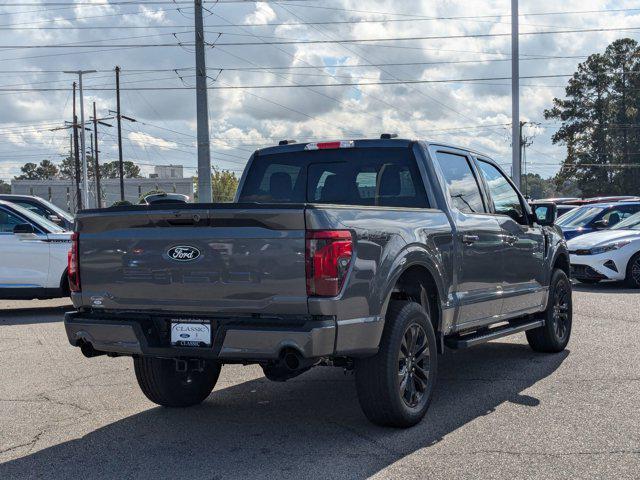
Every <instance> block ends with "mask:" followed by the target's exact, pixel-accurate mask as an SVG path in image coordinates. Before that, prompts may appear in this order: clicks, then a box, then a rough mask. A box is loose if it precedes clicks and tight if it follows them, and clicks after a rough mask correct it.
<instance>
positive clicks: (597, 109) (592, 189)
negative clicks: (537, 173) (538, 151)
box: [544, 38, 640, 196]
mask: <svg viewBox="0 0 640 480" xmlns="http://www.w3.org/2000/svg"><path fill="white" fill-rule="evenodd" d="M639 104H640V46H639V45H638V43H637V42H636V41H635V40H632V39H629V38H624V39H620V40H616V41H615V42H613V43H612V44H610V45H609V46H608V47H607V48H606V49H605V51H604V53H602V54H600V53H595V54H593V55H590V56H589V57H588V58H587V60H586V61H585V62H583V63H581V64H579V65H578V70H577V71H576V72H575V73H574V74H573V76H572V78H571V79H570V80H569V82H568V85H567V87H566V88H565V98H564V99H560V98H554V99H553V107H552V108H550V109H547V110H545V112H544V115H545V118H547V119H555V120H560V121H561V122H562V124H561V127H560V128H559V129H558V131H557V132H556V133H555V134H554V135H553V137H552V140H553V143H554V144H561V145H566V147H567V156H566V158H565V160H564V162H563V164H562V169H561V170H560V173H559V174H558V175H557V176H556V186H557V187H560V186H562V185H566V184H567V182H569V183H571V182H575V184H576V186H577V187H578V188H579V190H580V191H581V192H582V193H583V194H584V195H585V196H595V195H602V194H609V195H613V194H638V193H640V115H639V112H638V105H639Z"/></svg>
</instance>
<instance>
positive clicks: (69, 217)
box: [39, 198, 73, 223]
mask: <svg viewBox="0 0 640 480" xmlns="http://www.w3.org/2000/svg"><path fill="white" fill-rule="evenodd" d="M39 201H40V202H42V203H43V204H44V205H46V206H47V208H50V209H51V210H53V211H54V212H55V213H56V215H58V216H59V217H60V218H64V219H65V220H67V221H68V222H70V223H73V215H71V214H70V213H69V212H65V211H64V210H62V209H61V208H60V207H58V206H57V205H54V204H53V203H51V202H48V201H47V200H45V199H44V198H40V199H39Z"/></svg>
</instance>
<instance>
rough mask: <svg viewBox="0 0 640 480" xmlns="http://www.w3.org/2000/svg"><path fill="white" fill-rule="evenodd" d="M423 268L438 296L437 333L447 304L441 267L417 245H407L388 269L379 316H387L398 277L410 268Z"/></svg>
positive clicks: (426, 251)
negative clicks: (428, 274) (444, 306)
mask: <svg viewBox="0 0 640 480" xmlns="http://www.w3.org/2000/svg"><path fill="white" fill-rule="evenodd" d="M416 266H419V267H423V268H425V269H426V270H427V271H428V272H429V273H430V275H431V277H432V278H433V280H434V283H435V285H436V290H437V291H436V293H437V295H438V302H437V308H438V309H439V312H438V331H440V329H441V326H442V314H441V311H442V308H443V305H444V304H446V303H447V301H446V300H447V294H446V291H445V288H444V281H443V270H444V269H443V267H442V265H441V264H439V263H438V262H435V261H434V260H433V255H430V254H429V252H428V250H426V249H424V248H423V247H420V246H418V245H415V244H413V245H407V246H406V248H405V249H403V251H402V252H401V255H399V256H398V257H397V258H396V259H395V261H394V262H393V265H392V266H391V268H390V272H391V273H390V275H389V276H388V280H387V282H386V285H385V287H384V290H383V292H384V294H383V296H382V298H383V299H384V300H383V303H382V305H381V308H380V315H381V316H382V317H385V316H386V314H387V309H388V308H389V302H390V300H391V295H392V293H393V289H394V288H395V286H396V284H397V283H398V280H399V279H400V277H401V276H402V275H403V274H404V273H405V272H406V271H407V270H408V269H409V268H411V267H416Z"/></svg>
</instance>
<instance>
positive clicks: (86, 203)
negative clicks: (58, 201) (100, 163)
mask: <svg viewBox="0 0 640 480" xmlns="http://www.w3.org/2000/svg"><path fill="white" fill-rule="evenodd" d="M64 73H73V74H75V75H78V87H79V89H80V124H81V125H82V135H80V147H81V149H80V152H81V155H82V156H81V159H82V175H83V182H82V187H83V192H82V194H83V203H84V206H85V207H88V206H89V174H88V173H89V169H88V167H87V150H86V144H87V140H86V135H85V131H84V95H83V92H82V76H83V75H84V74H86V73H95V70H76V71H66V72H64Z"/></svg>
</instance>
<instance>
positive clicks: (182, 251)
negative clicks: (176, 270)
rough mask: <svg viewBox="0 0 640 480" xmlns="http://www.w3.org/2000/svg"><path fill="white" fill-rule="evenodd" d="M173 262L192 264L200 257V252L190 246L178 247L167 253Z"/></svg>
mask: <svg viewBox="0 0 640 480" xmlns="http://www.w3.org/2000/svg"><path fill="white" fill-rule="evenodd" d="M167 255H169V258H170V259H171V260H176V261H178V262H191V261H193V260H195V259H196V258H198V257H199V256H200V250H198V249H197V248H196V247H191V246H189V245H178V246H176V247H172V248H170V249H169V250H168V251H167Z"/></svg>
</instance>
